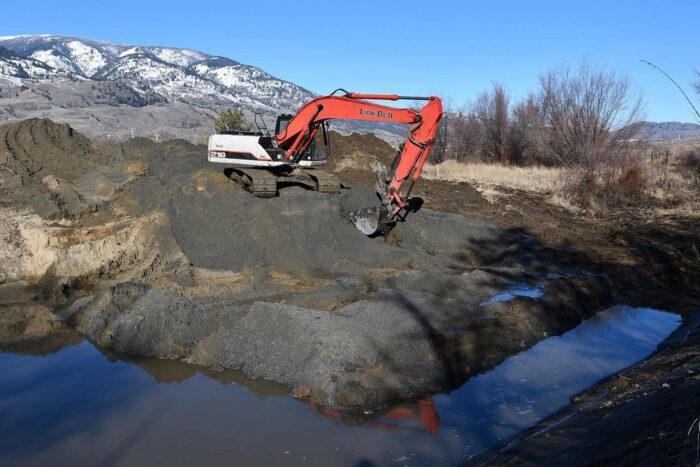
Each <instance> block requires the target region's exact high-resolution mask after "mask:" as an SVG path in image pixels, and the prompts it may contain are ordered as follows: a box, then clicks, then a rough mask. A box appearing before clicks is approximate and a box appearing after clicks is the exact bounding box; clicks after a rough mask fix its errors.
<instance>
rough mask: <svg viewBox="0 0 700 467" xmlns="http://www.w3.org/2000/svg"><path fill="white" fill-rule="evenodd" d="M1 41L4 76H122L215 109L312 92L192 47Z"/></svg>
mask: <svg viewBox="0 0 700 467" xmlns="http://www.w3.org/2000/svg"><path fill="white" fill-rule="evenodd" d="M0 46H1V47H4V48H5V49H7V50H8V51H10V53H11V54H13V56H12V57H9V58H7V57H4V56H0V77H6V78H15V79H28V80H42V79H43V80H47V79H53V80H55V79H59V80H63V81H79V80H91V81H119V82H121V83H123V84H127V85H129V86H130V87H131V88H132V89H133V90H134V91H136V92H137V93H140V94H149V95H153V94H155V95H157V96H160V97H161V98H162V99H163V100H164V101H167V102H184V103H187V104H193V105H197V106H203V107H206V108H212V109H215V108H218V107H222V106H238V107H242V108H244V109H247V110H250V111H262V112H276V111H283V110H284V111H289V110H293V109H296V108H297V107H299V106H300V105H301V104H303V103H304V102H306V101H307V100H309V99H310V98H312V97H313V93H311V92H310V91H307V90H306V89H304V88H302V87H300V86H297V85H295V84H293V83H290V82H288V81H284V80H280V79H278V78H275V77H274V76H271V75H270V74H268V73H266V72H265V71H263V70H261V69H259V68H256V67H253V66H249V65H243V64H240V63H238V62H236V61H234V60H231V59H228V58H225V57H216V56H212V55H209V54H206V53H203V52H199V51H196V50H190V49H177V48H170V47H142V46H133V45H125V44H114V43H109V42H102V41H96V40H91V39H83V38H77V37H65V36H53V35H41V36H7V37H0ZM18 60H24V61H25V62H24V63H22V64H19V63H18Z"/></svg>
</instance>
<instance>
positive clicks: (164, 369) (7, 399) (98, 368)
mask: <svg viewBox="0 0 700 467" xmlns="http://www.w3.org/2000/svg"><path fill="white" fill-rule="evenodd" d="M679 325H680V318H679V317H678V316H677V315H675V314H672V313H668V312H663V311H659V310H654V309H649V308H630V307H626V306H618V307H614V308H611V309H609V310H606V311H604V312H601V313H598V314H597V315H596V316H594V317H593V318H591V319H589V320H587V321H584V322H583V323H581V324H580V325H579V326H578V327H577V328H575V329H573V330H571V331H569V332H567V333H566V334H564V335H562V336H556V337H549V338H546V339H544V340H542V341H541V342H539V343H538V344H536V345H535V346H533V347H532V348H530V349H529V350H526V351H524V352H522V353H520V354H517V355H514V356H512V357H510V358H508V359H506V360H505V361H504V362H503V363H502V364H501V365H499V366H498V367H496V368H494V369H493V370H491V371H489V372H487V373H485V374H482V375H479V376H476V377H473V378H472V379H470V380H469V381H467V382H466V383H465V384H464V385H463V386H462V387H461V388H459V389H457V390H455V391H453V392H452V393H450V394H439V395H434V396H432V397H429V398H426V399H423V400H420V401H414V402H411V403H407V404H403V405H401V406H398V407H392V408H389V409H387V410H386V411H384V412H383V413H381V414H368V415H367V416H364V417H354V418H348V417H343V416H342V415H341V414H340V413H338V412H335V411H333V410H328V409H322V408H319V407H316V406H314V405H313V404H312V403H304V402H301V401H298V400H296V399H294V398H293V397H291V396H290V395H289V393H288V391H287V390H286V388H284V387H282V386H279V385H276V384H273V383H268V382H263V381H255V380H250V379H247V378H245V377H243V376H242V375H240V374H238V373H236V372H229V371H225V372H215V371H212V370H208V369H206V368H200V367H194V366H190V365H186V364H182V363H178V362H170V361H165V360H157V359H144V358H132V357H125V356H121V355H115V354H113V353H108V352H106V351H101V350H99V349H97V348H95V347H94V346H92V345H91V344H90V343H89V342H87V341H82V342H79V343H78V344H72V345H67V346H65V347H63V348H61V349H60V350H58V351H56V352H53V353H50V354H47V355H17V354H10V353H5V354H0V374H2V378H0V464H2V465H76V464H77V465H98V464H99V465H366V466H369V465H455V464H459V463H461V462H463V461H465V460H467V459H468V458H469V457H470V456H472V455H474V454H477V453H479V452H481V451H482V450H484V449H486V448H488V447H491V446H494V445H496V444H498V443H499V442H501V441H503V440H505V439H507V438H509V437H510V436H512V435H514V434H516V433H518V432H519V431H521V430H523V429H525V428H527V427H529V426H531V425H533V424H535V423H537V422H538V421H540V420H542V419H543V418H545V417H547V416H548V415H551V414H552V413H554V412H556V411H557V410H559V409H561V408H562V407H564V406H566V405H567V404H568V403H569V397H571V396H572V395H574V394H576V393H578V392H580V391H582V390H584V389H586V388H587V387H589V386H591V385H592V384H594V383H596V382H597V381H599V380H601V379H603V378H605V377H606V376H609V375H610V374H613V373H615V372H617V371H619V370H621V369H623V368H625V367H627V366H629V365H631V364H634V363H635V362H637V361H639V360H642V359H644V358H645V357H647V356H648V355H650V354H651V353H652V352H653V351H654V350H655V349H656V347H657V346H658V344H659V343H660V342H661V341H663V340H664V339H665V338H666V337H667V336H668V335H669V334H670V333H671V332H673V331H674V330H675V329H676V328H677V327H678V326H679Z"/></svg>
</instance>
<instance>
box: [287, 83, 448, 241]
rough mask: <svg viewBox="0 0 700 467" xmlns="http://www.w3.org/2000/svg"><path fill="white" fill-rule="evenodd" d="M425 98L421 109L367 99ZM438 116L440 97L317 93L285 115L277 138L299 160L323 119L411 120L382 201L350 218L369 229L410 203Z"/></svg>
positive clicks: (372, 230)
mask: <svg viewBox="0 0 700 467" xmlns="http://www.w3.org/2000/svg"><path fill="white" fill-rule="evenodd" d="M401 99H404V100H425V101H427V103H426V104H425V106H423V107H422V108H421V109H419V110H414V109H407V108H395V107H389V106H386V105H381V104H376V103H374V102H369V100H389V101H397V100H401ZM441 118H442V101H441V100H440V98H439V97H435V96H433V97H415V96H399V95H396V94H359V93H351V92H346V94H345V95H343V96H336V95H333V94H331V95H330V96H325V97H319V98H316V99H314V100H312V101H310V102H308V103H307V104H306V105H304V106H303V107H302V108H301V109H300V110H299V111H298V112H297V114H296V115H295V116H294V117H293V118H292V119H291V120H290V121H289V124H288V125H287V128H286V129H285V130H284V131H282V132H280V134H278V135H277V137H276V138H275V141H276V143H277V147H279V148H281V149H283V150H285V151H286V157H287V158H288V160H289V162H290V163H291V164H296V163H298V162H299V160H300V158H301V156H302V154H304V152H305V151H306V149H307V148H308V147H309V144H311V141H313V139H314V137H315V135H316V133H317V131H318V129H319V127H320V125H322V124H323V122H325V121H326V120H331V119H342V120H366V121H376V122H392V123H401V124H408V125H411V128H410V130H409V133H408V137H407V138H406V141H405V142H404V143H403V144H402V145H401V147H400V150H399V153H398V154H397V155H396V159H395V160H394V163H393V164H392V167H391V170H390V171H389V174H388V176H387V177H386V179H385V180H384V184H383V185H384V186H382V187H380V193H379V194H380V197H381V199H382V202H383V206H382V207H381V208H379V209H368V210H365V212H361V213H358V215H357V216H355V217H354V218H353V221H354V222H355V225H356V226H357V227H358V228H359V229H360V230H361V231H363V232H364V233H366V234H368V235H371V234H373V233H376V232H377V231H380V230H383V228H384V226H385V225H386V224H387V223H389V222H391V221H392V220H393V219H394V218H395V217H396V216H397V215H398V214H399V212H400V211H401V210H402V209H403V208H405V207H406V206H407V204H408V195H409V194H410V192H411V189H412V188H413V184H414V183H415V182H416V181H417V180H418V179H419V178H420V174H421V171H422V169H423V165H424V164H425V161H426V160H427V159H428V156H429V155H430V151H431V149H432V147H433V142H434V140H435V135H436V134H437V131H438V125H439V122H440V119H441Z"/></svg>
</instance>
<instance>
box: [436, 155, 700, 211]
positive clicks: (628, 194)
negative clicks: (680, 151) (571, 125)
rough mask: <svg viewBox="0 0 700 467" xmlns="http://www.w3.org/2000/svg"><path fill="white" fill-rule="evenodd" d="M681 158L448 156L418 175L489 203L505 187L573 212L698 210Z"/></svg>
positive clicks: (699, 189) (698, 186)
mask: <svg viewBox="0 0 700 467" xmlns="http://www.w3.org/2000/svg"><path fill="white" fill-rule="evenodd" d="M684 160H686V159H682V158H680V156H677V155H674V154H669V155H668V156H665V155H659V153H658V152H657V153H654V154H651V153H649V154H644V155H635V156H634V157H627V158H623V159H622V160H617V161H616V162H615V163H614V164H613V163H610V164H602V165H598V166H595V167H592V168H588V169H585V168H582V167H579V168H575V169H571V170H569V169H565V168H561V167H560V168H556V167H554V168H552V167H541V166H529V167H516V166H509V165H501V164H489V163H460V162H456V161H451V160H450V161H445V162H443V163H441V164H437V165H430V164H426V165H425V167H424V169H423V177H425V178H428V179H436V180H449V181H457V182H468V183H470V184H472V185H473V186H474V187H475V188H476V189H477V190H478V191H480V192H481V193H482V195H483V196H484V197H485V198H486V199H487V200H488V201H489V202H492V203H493V202H495V201H496V200H497V199H498V198H499V197H502V196H506V193H507V191H508V190H520V191H525V192H530V193H538V194H543V195H545V197H546V200H547V202H549V203H552V204H556V205H559V206H562V207H564V208H567V209H569V210H573V211H580V210H581V209H585V210H587V211H590V212H599V211H605V210H610V209H617V208H621V207H632V206H634V207H641V208H650V209H654V210H658V211H659V212H661V211H664V212H670V211H677V212H679V213H680V212H684V213H688V212H691V213H696V214H698V215H700V213H698V212H697V211H698V210H697V207H698V204H700V201H699V200H700V182H699V181H698V174H697V173H696V172H694V171H693V170H690V169H689V168H688V167H686V165H687V164H688V163H687V162H685V165H684V163H682V162H683V161H684Z"/></svg>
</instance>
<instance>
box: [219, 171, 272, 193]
mask: <svg viewBox="0 0 700 467" xmlns="http://www.w3.org/2000/svg"><path fill="white" fill-rule="evenodd" d="M229 176H230V178H231V180H233V181H235V182H237V183H238V184H239V185H241V186H242V187H243V188H245V189H246V190H247V191H249V192H251V193H252V194H253V195H255V196H257V197H259V198H273V197H275V196H277V177H276V176H275V175H274V174H273V173H271V172H269V171H268V170H265V169H241V168H233V169H232V170H231V174H230V175H229Z"/></svg>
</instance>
